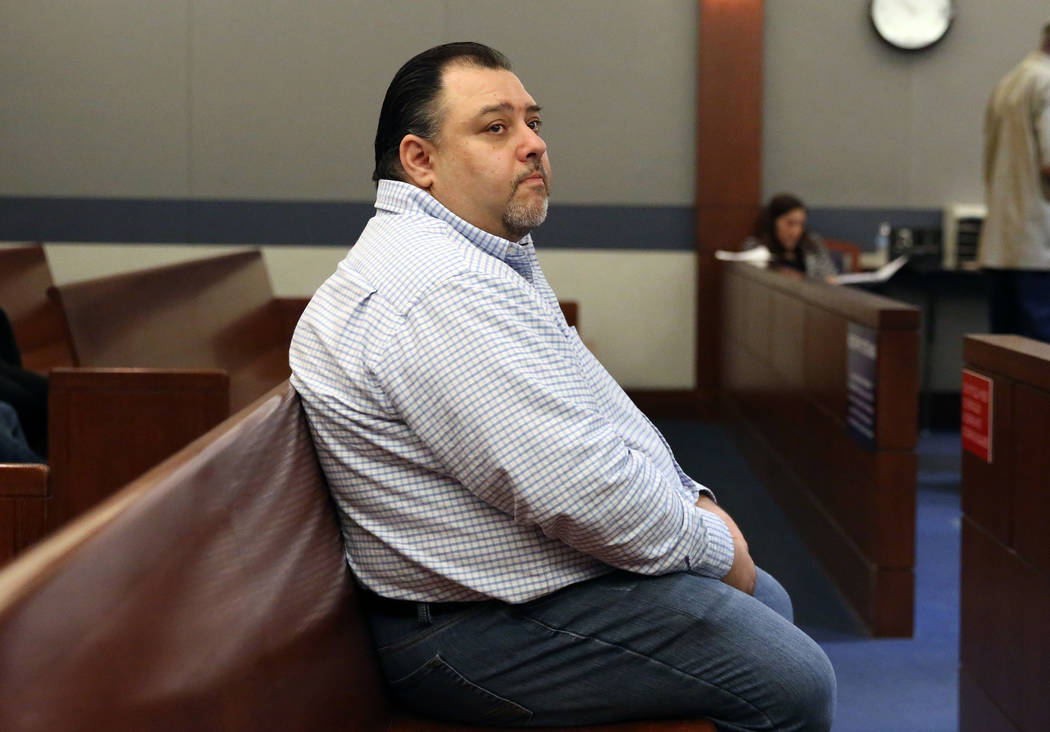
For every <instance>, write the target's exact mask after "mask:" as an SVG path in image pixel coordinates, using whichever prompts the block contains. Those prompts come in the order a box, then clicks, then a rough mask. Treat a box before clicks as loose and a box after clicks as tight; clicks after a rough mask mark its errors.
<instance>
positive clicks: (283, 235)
mask: <svg viewBox="0 0 1050 732" xmlns="http://www.w3.org/2000/svg"><path fill="white" fill-rule="evenodd" d="M372 214H373V208H372V205H371V204H370V203H367V204H366V203H349V202H338V201H229V200H176V199H166V200H165V199H161V200H151V199H128V198H117V199H114V198H57V197H56V198H52V197H39V198H36V197H13V196H7V197H0V240H5V241H91V242H117V243H120V242H127V243H142V242H151V243H185V244H310V245H332V246H342V247H345V246H349V245H350V244H352V243H353V242H354V241H355V240H356V239H357V236H358V234H359V233H360V232H361V229H362V228H363V227H364V225H365V222H366V221H367V220H368V219H369V218H371V216H372ZM693 221H694V218H693V209H692V207H690V206H574V205H559V204H553V205H552V206H551V210H550V215H549V216H548V218H547V223H545V224H544V225H543V226H542V227H540V228H539V229H537V230H536V239H537V242H538V243H539V244H540V245H541V246H544V247H550V248H579V249H644V250H649V249H651V250H682V251H692V249H693V246H694V244H693Z"/></svg>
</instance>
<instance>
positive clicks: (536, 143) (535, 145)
mask: <svg viewBox="0 0 1050 732" xmlns="http://www.w3.org/2000/svg"><path fill="white" fill-rule="evenodd" d="M518 149H519V152H520V155H521V157H522V159H523V160H527V159H529V158H538V157H542V156H543V153H545V152H547V143H546V142H544V141H543V138H542V137H540V135H539V133H538V132H536V130H534V129H532V128H531V127H529V126H528V125H526V126H525V132H524V133H523V137H522V142H521V146H520V147H519V148H518Z"/></svg>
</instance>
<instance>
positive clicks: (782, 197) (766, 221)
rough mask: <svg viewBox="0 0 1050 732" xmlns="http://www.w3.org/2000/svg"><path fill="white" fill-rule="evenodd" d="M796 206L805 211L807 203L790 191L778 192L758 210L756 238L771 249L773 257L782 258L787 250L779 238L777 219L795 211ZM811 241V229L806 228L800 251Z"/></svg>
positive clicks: (807, 247) (801, 239) (800, 241)
mask: <svg viewBox="0 0 1050 732" xmlns="http://www.w3.org/2000/svg"><path fill="white" fill-rule="evenodd" d="M796 208H801V209H802V210H803V211H804V210H805V209H806V204H804V203H803V202H802V199H800V198H799V197H798V196H793V195H792V194H790V193H778V194H777V195H775V196H773V197H772V198H771V199H769V203H767V204H766V205H765V206H763V207H762V210H761V211H759V212H758V219H756V221H755V238H757V239H758V240H759V241H760V242H762V243H763V244H764V245H765V246H766V248H767V249H769V252H770V254H772V255H773V259H779V258H781V257H782V256H783V255H784V253H785V251H786V249H785V247H784V245H783V244H782V243H781V242H780V239H778V238H777V219H779V218H780V217H781V216H783V215H784V214H786V213H787V212H788V211H794V210H795V209H796ZM809 241H810V236H809V229H806V230H805V231H803V232H802V237H801V238H800V239H799V240H798V246H799V251H804V250H807V249H809V247H810V244H809Z"/></svg>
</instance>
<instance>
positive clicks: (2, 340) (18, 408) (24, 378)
mask: <svg viewBox="0 0 1050 732" xmlns="http://www.w3.org/2000/svg"><path fill="white" fill-rule="evenodd" d="M47 393H48V389H47V377H46V376H44V375H43V374H38V373H36V372H35V371H29V370H28V369H24V368H22V355H21V352H20V351H19V349H18V344H17V343H16V342H15V334H14V331H13V329H12V328H11V323H10V321H8V319H7V314H6V313H5V312H4V311H3V310H2V309H0V402H6V403H7V404H8V405H9V406H10V407H12V408H13V409H14V411H15V413H16V415H17V418H18V422H19V423H20V425H21V426H20V428H19V433H20V434H23V430H24V440H25V441H26V442H27V443H28V445H29V448H30V449H31V450H32V451H33V454H34V455H35V456H36V459H35V460H21V461H18V462H44V459H45V458H46V457H47Z"/></svg>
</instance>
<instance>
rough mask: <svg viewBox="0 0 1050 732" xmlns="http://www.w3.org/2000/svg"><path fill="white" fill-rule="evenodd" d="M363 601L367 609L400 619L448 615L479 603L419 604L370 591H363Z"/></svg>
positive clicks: (414, 601)
mask: <svg viewBox="0 0 1050 732" xmlns="http://www.w3.org/2000/svg"><path fill="white" fill-rule="evenodd" d="M361 601H362V604H363V605H364V607H365V609H367V610H368V611H370V612H374V613H378V614H380V615H390V616H393V617H399V618H419V617H423V616H424V615H429V616H430V617H433V616H435V615H446V614H448V613H457V612H461V611H463V610H467V609H469V608H472V607H476V606H477V605H479V604H480V603H478V602H418V601H416V600H394V599H391V598H389V597H383V596H382V595H377V594H376V593H374V592H370V591H368V590H365V589H362V590H361Z"/></svg>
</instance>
